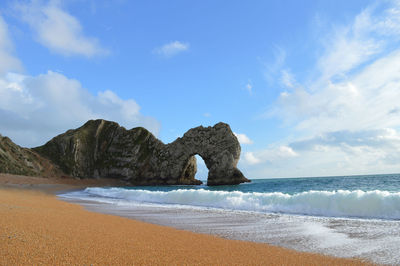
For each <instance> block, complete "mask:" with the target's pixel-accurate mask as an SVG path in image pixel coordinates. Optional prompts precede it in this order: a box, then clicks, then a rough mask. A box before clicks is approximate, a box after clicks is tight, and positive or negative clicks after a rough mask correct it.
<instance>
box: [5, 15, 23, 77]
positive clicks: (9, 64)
mask: <svg viewBox="0 0 400 266" xmlns="http://www.w3.org/2000/svg"><path fill="white" fill-rule="evenodd" d="M13 52H14V46H13V43H12V41H11V39H10V36H9V32H8V27H7V24H6V23H5V21H4V20H3V18H2V17H1V16H0V62H1V63H0V75H2V74H4V73H5V72H7V71H9V70H14V71H15V70H21V69H22V66H21V63H20V61H19V60H18V58H16V57H15V56H13Z"/></svg>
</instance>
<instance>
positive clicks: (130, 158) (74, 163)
mask: <svg viewBox="0 0 400 266" xmlns="http://www.w3.org/2000/svg"><path fill="white" fill-rule="evenodd" d="M34 150H35V151H36V152H38V153H39V154H41V155H43V156H45V157H47V158H49V159H50V160H52V161H53V162H54V163H55V164H56V165H58V166H59V167H60V168H61V169H62V170H63V171H64V172H65V173H67V174H69V175H72V176H75V177H80V178H99V177H102V178H119V179H124V180H126V181H129V182H130V183H132V184H134V185H176V184H185V185H190V184H201V181H199V180H196V179H195V178H194V177H195V174H196V171H197V166H196V158H195V157H194V155H196V154H198V155H200V156H201V157H202V158H203V160H204V162H205V163H206V165H207V168H208V169H209V174H208V182H207V184H208V185H232V184H239V183H243V182H249V180H248V179H246V178H245V177H244V176H243V174H242V173H241V172H240V170H238V169H237V167H236V165H237V163H238V161H239V157H240V144H239V142H238V140H237V138H236V137H235V135H234V134H233V133H232V131H231V129H230V127H229V125H227V124H224V123H218V124H216V125H215V126H213V127H202V126H200V127H196V128H193V129H190V130H189V131H188V132H186V133H185V134H184V135H183V137H182V138H178V139H177V140H175V141H174V142H172V143H169V144H164V143H162V142H161V141H159V140H158V139H157V138H155V137H154V136H153V135H152V134H151V133H150V132H149V131H148V130H146V129H145V128H141V127H138V128H133V129H131V130H126V129H125V128H123V127H120V126H119V125H118V124H117V123H114V122H110V121H105V120H91V121H88V122H87V123H86V124H85V125H83V126H82V127H80V128H78V129H75V130H69V131H67V132H66V133H64V134H61V135H59V136H57V137H55V138H53V139H52V140H51V141H49V142H48V143H46V144H45V145H43V146H41V147H37V148H34Z"/></svg>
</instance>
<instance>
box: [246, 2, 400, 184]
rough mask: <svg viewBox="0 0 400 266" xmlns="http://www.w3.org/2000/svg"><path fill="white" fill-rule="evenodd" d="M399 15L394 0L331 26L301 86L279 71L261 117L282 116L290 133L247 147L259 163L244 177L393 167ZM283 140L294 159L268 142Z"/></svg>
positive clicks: (397, 145) (397, 136)
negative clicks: (272, 100)
mask: <svg viewBox="0 0 400 266" xmlns="http://www.w3.org/2000/svg"><path fill="white" fill-rule="evenodd" d="M385 4H388V5H389V7H388V8H386V9H385ZM399 14H400V4H399V2H385V3H384V4H383V5H379V4H378V5H375V6H371V7H368V8H366V9H365V10H363V11H362V12H361V13H360V14H359V15H357V16H356V17H355V18H354V20H353V21H352V23H351V24H349V25H342V26H334V27H333V30H332V32H328V36H329V37H328V38H326V39H325V42H324V44H323V47H324V50H323V53H322V54H320V56H319V58H318V60H317V61H316V69H314V71H313V72H314V73H316V75H315V77H314V78H311V79H308V80H307V82H306V83H303V84H300V83H298V82H297V81H296V77H295V75H294V74H293V73H291V72H287V73H285V72H284V71H281V82H282V85H283V86H282V89H283V90H282V92H281V93H280V96H279V99H278V100H277V102H276V104H275V106H274V107H273V108H272V110H271V111H270V112H269V113H268V116H270V115H272V116H274V117H278V118H281V119H282V121H284V123H285V125H286V126H289V128H293V129H294V131H293V132H292V136H291V137H290V140H286V141H283V140H281V141H280V142H279V144H272V145H271V146H272V148H271V147H269V148H268V149H265V150H259V151H252V155H253V156H254V157H255V158H257V160H258V164H257V165H256V166H255V167H253V168H249V173H250V174H252V175H253V176H254V177H268V176H270V177H273V176H275V177H279V176H285V177H290V176H291V177H294V176H322V175H346V174H367V173H391V172H399V171H400V152H399V151H400V133H399V132H398V130H399V128H400V115H399V111H398V110H400V91H399V88H400V49H399V41H400V37H399V36H400V35H399V33H400V19H399ZM281 69H288V68H287V67H286V66H284V65H281ZM287 74H288V75H287ZM293 136H296V137H293ZM282 144H283V146H284V147H288V148H290V149H291V150H290V149H287V150H286V151H292V152H293V153H292V152H289V153H288V154H297V156H288V157H282V156H280V154H281V152H282V149H281V150H278V149H277V148H274V147H277V146H278V147H281V146H282ZM245 157H246V156H245ZM250 161H251V160H250ZM253 161H254V160H253ZM242 163H243V164H244V165H245V164H246V163H249V162H246V160H243V162H242Z"/></svg>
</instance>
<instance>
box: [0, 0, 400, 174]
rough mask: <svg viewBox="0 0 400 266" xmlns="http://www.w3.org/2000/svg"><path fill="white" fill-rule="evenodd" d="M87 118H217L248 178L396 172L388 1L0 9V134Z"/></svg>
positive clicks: (394, 71) (24, 141) (397, 51)
mask: <svg viewBox="0 0 400 266" xmlns="http://www.w3.org/2000/svg"><path fill="white" fill-rule="evenodd" d="M95 118H104V119H108V120H114V121H116V122H118V123H119V124H120V125H122V126H125V127H126V128H132V127H135V126H144V127H146V128H148V129H149V130H150V131H152V132H153V133H154V134H155V135H156V136H157V137H159V138H160V139H161V140H162V141H164V142H165V143H168V142H171V141H173V140H174V139H175V138H176V137H178V136H181V135H182V134H183V133H184V132H185V131H186V130H188V129H189V128H191V127H195V126H198V125H204V126H209V125H214V124H215V123H217V122H219V121H223V122H226V123H229V124H230V125H231V128H232V130H233V131H234V132H235V134H236V135H237V137H238V139H239V141H240V142H241V144H242V155H241V160H240V162H239V167H240V168H241V169H242V170H243V172H244V174H245V175H246V176H247V177H249V178H270V177H300V176H331V175H353V174H374V173H398V172H400V1H389V0H388V1H386V0H380V1H368V0H359V1H358V0H352V1H348V0H337V1H325V0H315V1H313V0H307V1H295V0H291V1H284V0H271V1H261V0H260V1H214V0H210V1H175V0H171V1H124V0H118V1H111V0H71V1H62V0H54V1H45V0H43V1H42V0H32V1H8V0H4V1H1V2H0V133H1V134H2V135H6V136H9V137H10V138H11V139H12V140H13V141H15V142H16V143H17V144H19V145H22V146H27V147H33V146H38V145H42V144H44V143H45V142H46V141H48V140H49V139H50V138H51V137H53V136H55V135H57V134H60V133H62V132H64V131H66V130H67V129H70V128H76V127H78V126H80V125H81V124H83V123H84V122H85V121H87V120H89V119H95ZM201 163H202V162H201V161H200V164H201ZM199 172H200V173H201V174H203V175H204V173H206V170H205V168H204V165H202V166H201V167H200V170H199Z"/></svg>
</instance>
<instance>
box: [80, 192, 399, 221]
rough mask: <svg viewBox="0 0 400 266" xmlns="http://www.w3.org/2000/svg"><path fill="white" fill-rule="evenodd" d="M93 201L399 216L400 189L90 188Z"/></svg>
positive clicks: (391, 217)
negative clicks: (168, 189)
mask: <svg viewBox="0 0 400 266" xmlns="http://www.w3.org/2000/svg"><path fill="white" fill-rule="evenodd" d="M84 194H86V195H87V196H89V197H90V198H91V199H93V200H96V199H98V200H100V199H101V198H103V199H107V198H108V199H113V200H114V201H113V202H121V203H122V202H123V203H125V204H126V203H157V204H179V205H189V206H198V207H213V208H222V209H229V210H244V211H257V212H273V213H288V214H301V215H313V216H328V217H357V218H379V219H400V192H388V191H380V190H374V191H362V190H353V191H350V190H338V191H306V192H301V193H296V194H293V195H291V194H285V193H281V192H273V193H259V192H240V191H233V192H228V191H210V190H205V189H177V190H172V191H167V192H165V191H150V190H136V189H123V188H87V189H85V190H84Z"/></svg>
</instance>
